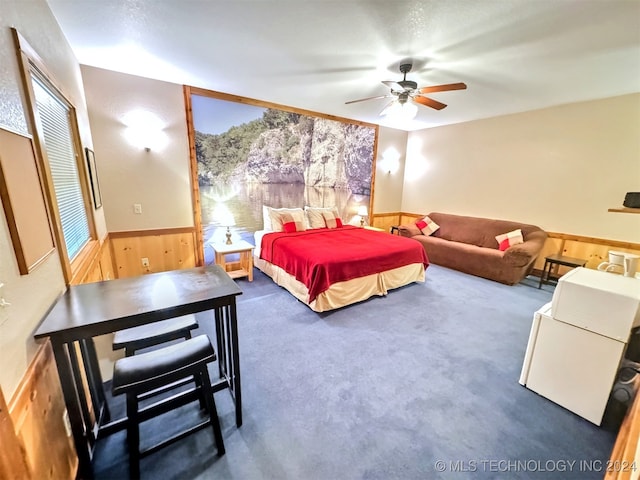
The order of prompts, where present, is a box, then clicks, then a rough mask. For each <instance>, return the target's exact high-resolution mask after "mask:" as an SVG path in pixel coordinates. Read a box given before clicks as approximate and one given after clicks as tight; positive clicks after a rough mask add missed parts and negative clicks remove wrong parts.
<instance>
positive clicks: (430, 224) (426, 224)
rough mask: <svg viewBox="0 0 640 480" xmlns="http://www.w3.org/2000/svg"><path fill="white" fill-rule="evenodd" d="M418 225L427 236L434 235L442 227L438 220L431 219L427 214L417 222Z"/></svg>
mask: <svg viewBox="0 0 640 480" xmlns="http://www.w3.org/2000/svg"><path fill="white" fill-rule="evenodd" d="M416 226H417V227H418V228H419V229H420V231H421V232H422V233H423V234H425V235H426V236H427V237H428V236H429V235H432V234H433V233H434V232H435V231H436V230H438V229H439V228H440V225H438V224H437V223H436V222H434V221H433V220H431V219H430V218H429V217H428V216H425V217H424V218H423V219H422V220H418V221H417V222H416Z"/></svg>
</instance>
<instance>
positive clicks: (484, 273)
mask: <svg viewBox="0 0 640 480" xmlns="http://www.w3.org/2000/svg"><path fill="white" fill-rule="evenodd" d="M428 216H429V218H431V220H433V221H434V222H435V223H437V224H438V225H439V226H440V228H439V229H438V230H437V231H436V232H434V233H433V234H432V235H430V236H426V235H423V234H422V232H421V231H420V229H419V228H418V227H417V226H416V224H415V223H412V224H410V225H401V226H400V227H398V231H399V234H400V235H402V236H404V237H410V238H413V239H415V240H417V241H419V242H420V243H422V245H423V246H424V249H425V251H426V252H427V256H428V257H429V261H430V262H431V263H435V264H436V265H442V266H444V267H448V268H453V269H455V270H460V271H461V272H465V273H469V274H471V275H477V276H479V277H484V278H488V279H490V280H495V281H497V282H501V283H506V284H507V285H514V284H516V283H518V282H520V281H521V280H522V279H523V278H524V277H526V276H527V275H528V274H529V273H530V272H531V270H532V269H533V264H534V262H535V261H536V258H537V257H538V254H539V253H540V251H541V250H542V247H543V246H544V242H545V240H546V238H547V233H546V232H545V231H544V230H542V229H541V228H540V227H537V226H535V225H527V224H524V223H518V222H511V221H507V220H492V219H488V218H479V217H465V216H461V215H451V214H447V213H438V212H433V213H429V214H428ZM518 228H519V229H521V230H522V237H523V240H524V243H521V244H518V245H513V246H512V247H509V248H507V249H506V250H505V251H504V252H503V251H500V249H499V248H498V242H497V241H496V239H495V237H496V236H497V235H501V234H504V233H507V232H510V231H512V230H515V229H518Z"/></svg>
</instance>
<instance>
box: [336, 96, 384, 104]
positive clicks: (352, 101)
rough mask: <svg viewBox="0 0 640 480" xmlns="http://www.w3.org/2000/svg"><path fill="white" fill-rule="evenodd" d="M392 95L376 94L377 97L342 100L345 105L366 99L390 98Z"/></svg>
mask: <svg viewBox="0 0 640 480" xmlns="http://www.w3.org/2000/svg"><path fill="white" fill-rule="evenodd" d="M392 96H393V95H378V96H377V97H367V98H361V99H360V100H351V101H349V102H344V104H345V105H348V104H350V103H358V102H364V101H366V100H376V99H378V98H391V97H392Z"/></svg>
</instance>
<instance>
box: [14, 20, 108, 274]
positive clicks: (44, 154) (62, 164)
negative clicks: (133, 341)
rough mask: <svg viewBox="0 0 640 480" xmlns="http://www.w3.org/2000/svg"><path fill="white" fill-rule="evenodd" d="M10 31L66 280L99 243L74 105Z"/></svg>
mask: <svg viewBox="0 0 640 480" xmlns="http://www.w3.org/2000/svg"><path fill="white" fill-rule="evenodd" d="M11 31H12V33H13V38H14V41H15V45H16V49H17V53H18V63H19V66H20V74H21V75H20V76H21V78H22V84H23V87H24V92H25V97H26V98H25V100H26V104H27V107H28V108H27V110H26V113H27V115H28V117H29V119H28V120H29V124H30V125H31V134H32V136H33V139H34V144H35V146H36V151H37V152H38V154H39V155H38V169H39V171H40V175H41V180H42V184H43V189H44V193H45V196H46V199H47V207H48V209H49V217H50V219H51V223H52V226H53V231H54V236H55V239H56V246H57V247H58V248H57V250H58V255H59V257H60V264H61V266H62V270H63V273H64V278H65V281H66V283H67V284H72V283H75V282H76V281H78V280H81V278H82V275H83V274H84V273H85V271H86V268H87V266H88V265H90V262H91V261H92V258H93V256H94V254H95V253H97V252H98V251H99V247H100V242H98V241H97V235H96V228H95V225H94V218H93V209H92V206H93V204H92V201H91V191H90V190H89V180H88V175H87V171H86V166H85V159H84V155H83V154H82V153H83V149H82V144H81V142H80V133H79V130H78V121H77V116H76V109H75V107H74V105H73V103H72V102H71V101H70V100H69V98H70V97H69V96H67V95H65V94H64V93H63V90H61V88H60V87H59V85H58V83H57V82H56V80H55V77H53V76H52V75H51V74H50V72H49V71H48V70H47V68H46V66H45V65H44V62H43V61H42V59H41V58H40V57H39V55H38V54H37V53H36V51H35V50H34V49H33V48H32V47H31V46H30V45H29V43H28V42H27V41H26V40H25V39H24V37H22V35H20V33H19V32H18V31H17V30H16V29H14V28H12V29H11Z"/></svg>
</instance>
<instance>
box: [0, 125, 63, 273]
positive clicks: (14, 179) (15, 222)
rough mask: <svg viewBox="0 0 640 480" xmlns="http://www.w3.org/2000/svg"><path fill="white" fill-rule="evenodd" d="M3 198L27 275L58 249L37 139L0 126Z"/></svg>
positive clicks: (0, 188) (0, 189)
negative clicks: (42, 175) (41, 171)
mask: <svg viewBox="0 0 640 480" xmlns="http://www.w3.org/2000/svg"><path fill="white" fill-rule="evenodd" d="M0 198H2V206H3V207H4V213H5V216H6V218H7V225H8V227H9V233H10V235H11V242H12V243H13V249H14V251H15V255H16V260H17V263H18V270H19V271H20V274H21V275H27V274H28V273H30V272H31V271H32V270H33V269H34V268H35V267H37V266H38V265H40V264H41V263H42V262H43V261H44V259H45V258H46V257H47V256H48V255H49V254H50V253H52V252H53V251H54V250H55V241H54V239H53V233H52V231H51V222H50V218H49V212H48V210H47V204H46V200H45V196H44V192H43V190H42V182H41V179H40V172H39V170H38V163H37V160H36V153H35V149H34V145H33V138H32V137H30V136H28V135H23V134H20V133H17V132H13V131H11V130H8V129H5V128H2V127H0Z"/></svg>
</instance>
